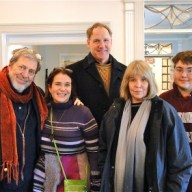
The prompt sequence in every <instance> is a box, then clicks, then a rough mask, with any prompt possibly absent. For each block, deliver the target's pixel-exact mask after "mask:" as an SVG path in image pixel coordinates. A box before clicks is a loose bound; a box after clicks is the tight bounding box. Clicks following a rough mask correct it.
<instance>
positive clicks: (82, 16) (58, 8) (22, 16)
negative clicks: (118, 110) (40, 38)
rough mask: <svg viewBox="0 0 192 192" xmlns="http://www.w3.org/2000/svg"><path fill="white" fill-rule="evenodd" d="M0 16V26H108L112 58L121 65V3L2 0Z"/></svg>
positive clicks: (122, 28)
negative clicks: (110, 33) (63, 24)
mask: <svg viewBox="0 0 192 192" xmlns="http://www.w3.org/2000/svg"><path fill="white" fill-rule="evenodd" d="M0 13H1V17H0V25H3V24H6V25H7V24H10V25H11V24H14V25H15V24H50V23H58V24H61V23H94V22H98V21H99V22H106V23H109V24H110V27H111V29H112V32H113V47H112V54H113V55H114V56H115V57H116V58H117V59H118V60H119V61H121V62H124V59H125V55H124V54H125V51H124V48H125V44H124V3H123V1H121V0H104V1H100V0H96V1H94V0H87V1H83V0H76V1H74V0H68V1H67V0H60V1H57V0H49V1H46V0H41V1H28V0H23V1H19V0H12V1H9V0H1V1H0ZM85 30H86V29H85Z"/></svg>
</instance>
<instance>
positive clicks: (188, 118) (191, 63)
mask: <svg viewBox="0 0 192 192" xmlns="http://www.w3.org/2000/svg"><path fill="white" fill-rule="evenodd" d="M172 61H173V64H174V73H173V77H174V82H173V89H171V90H169V91H166V92H164V93H162V94H161V95H160V97H161V98H162V99H164V100H166V101H167V102H169V103H170V104H171V105H173V107H175V109H176V110H177V112H178V114H179V116H180V117H181V120H182V121H183V124H184V126H185V129H186V133H187V136H188V139H189V144H190V147H191V150H192V51H183V52H179V53H177V54H176V56H175V57H173V59H172ZM191 191H192V178H191V180H190V183H189V186H188V189H187V192H191Z"/></svg>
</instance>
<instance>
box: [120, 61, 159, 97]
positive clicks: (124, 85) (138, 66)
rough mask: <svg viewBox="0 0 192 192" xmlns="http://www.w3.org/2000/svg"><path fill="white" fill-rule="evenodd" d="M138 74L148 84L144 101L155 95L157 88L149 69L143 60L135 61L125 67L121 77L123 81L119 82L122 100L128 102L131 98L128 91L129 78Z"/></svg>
mask: <svg viewBox="0 0 192 192" xmlns="http://www.w3.org/2000/svg"><path fill="white" fill-rule="evenodd" d="M138 74H139V75H142V76H143V77H145V78H146V79H147V81H148V83H149V87H148V93H147V95H146V97H145V99H151V98H153V97H154V96H155V95H156V94H157V92H158V88H157V84H156V81H155V78H154V74H153V73H152V70H151V67H150V66H149V65H148V64H147V63H146V62H145V61H143V60H135V61H133V62H131V63H130V64H129V65H128V66H127V69H126V71H125V74H124V76H123V80H122V82H121V87H120V96H121V97H122V98H123V99H124V100H128V99H130V98H131V94H130V91H129V79H130V77H132V76H135V75H138Z"/></svg>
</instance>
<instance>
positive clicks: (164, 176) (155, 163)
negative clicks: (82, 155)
mask: <svg viewBox="0 0 192 192" xmlns="http://www.w3.org/2000/svg"><path fill="white" fill-rule="evenodd" d="M156 94H157V85H156V82H155V79H154V75H153V73H152V71H151V68H150V66H149V65H148V64H147V63H145V61H141V60H136V61H133V62H132V63H130V64H129V65H128V67H127V69H126V71H125V74H124V77H123V80H122V83H121V88H120V95H121V99H118V100H116V101H115V102H114V103H113V105H112V106H111V107H110V109H109V111H108V112H107V113H106V114H105V116H104V119H103V121H102V125H101V129H100V138H99V141H100V150H99V151H100V158H99V165H100V167H101V169H102V173H103V174H102V183H101V191H102V192H107V191H110V192H113V191H115V192H130V191H136V192H142V191H155V192H157V191H174V192H181V191H183V192H184V191H185V190H186V188H187V185H188V182H189V178H190V175H191V165H192V159H191V152H190V148H189V143H188V140H187V137H186V133H185V130H184V127H183V123H182V122H181V120H180V118H179V116H178V115H177V112H176V110H175V109H174V108H173V107H172V106H171V105H170V104H168V103H167V102H166V101H164V100H162V99H160V98H159V97H158V96H156Z"/></svg>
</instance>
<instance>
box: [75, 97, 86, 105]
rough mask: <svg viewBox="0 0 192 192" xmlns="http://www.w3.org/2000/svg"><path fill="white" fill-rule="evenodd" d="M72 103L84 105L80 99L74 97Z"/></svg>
mask: <svg viewBox="0 0 192 192" xmlns="http://www.w3.org/2000/svg"><path fill="white" fill-rule="evenodd" d="M74 105H77V106H79V105H84V104H83V103H82V102H81V100H80V99H78V98H76V99H75V101H74Z"/></svg>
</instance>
